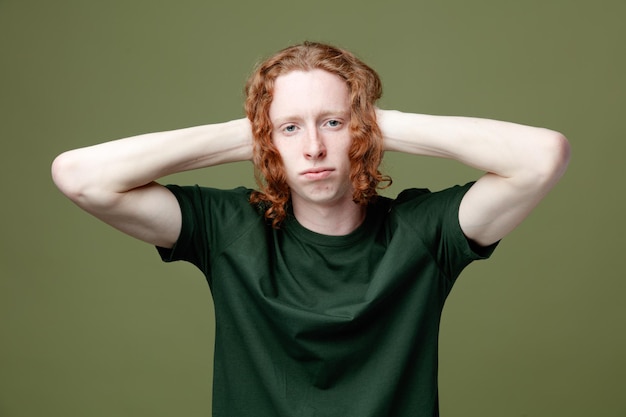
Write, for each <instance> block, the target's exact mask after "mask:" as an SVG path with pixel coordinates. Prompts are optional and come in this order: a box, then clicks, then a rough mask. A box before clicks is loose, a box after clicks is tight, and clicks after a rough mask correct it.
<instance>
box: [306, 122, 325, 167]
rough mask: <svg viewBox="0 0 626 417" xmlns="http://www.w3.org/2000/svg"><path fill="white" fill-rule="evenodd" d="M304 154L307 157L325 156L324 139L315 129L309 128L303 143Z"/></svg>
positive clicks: (319, 157)
mask: <svg viewBox="0 0 626 417" xmlns="http://www.w3.org/2000/svg"><path fill="white" fill-rule="evenodd" d="M304 156H305V157H306V158H307V159H313V160H315V159H321V158H324V157H325V156H326V146H325V145H324V140H323V138H322V136H321V135H320V134H319V132H318V131H317V129H310V130H309V134H308V135H307V138H306V143H305V144H304Z"/></svg>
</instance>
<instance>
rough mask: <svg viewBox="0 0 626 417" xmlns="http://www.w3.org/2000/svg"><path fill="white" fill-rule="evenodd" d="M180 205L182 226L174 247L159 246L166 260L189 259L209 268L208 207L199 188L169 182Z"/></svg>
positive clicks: (202, 268)
mask: <svg viewBox="0 0 626 417" xmlns="http://www.w3.org/2000/svg"><path fill="white" fill-rule="evenodd" d="M166 187H167V188H168V189H169V190H170V191H171V192H172V194H174V196H175V197H176V199H177V200H178V205H179V206H180V211H181V217H182V225H181V230H180V235H179V236H178V239H177V241H176V243H175V244H174V246H173V247H172V248H171V249H168V248H162V247H158V246H157V251H158V252H159V255H160V256H161V259H162V260H163V261H164V262H173V261H187V262H190V263H192V264H194V265H196V266H197V267H198V268H199V269H200V270H202V271H204V272H206V271H207V270H208V259H209V245H208V240H209V239H208V236H207V235H206V230H207V222H208V220H209V219H208V216H209V212H208V207H207V204H206V203H205V202H204V201H203V200H204V199H203V197H202V193H201V190H200V187H198V186H185V187H181V186H178V185H166Z"/></svg>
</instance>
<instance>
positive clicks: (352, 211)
mask: <svg viewBox="0 0 626 417" xmlns="http://www.w3.org/2000/svg"><path fill="white" fill-rule="evenodd" d="M292 203H293V213H294V215H295V216H296V219H297V220H298V222H299V223H300V224H301V225H302V226H303V227H305V228H307V229H309V230H311V231H313V232H316V233H320V234H323V235H329V236H342V235H347V234H349V233H351V232H353V231H354V230H356V228H357V227H359V226H360V225H361V223H363V220H365V214H366V209H365V207H362V206H359V205H357V204H356V203H354V202H353V201H350V202H349V203H347V204H342V205H340V206H330V207H329V206H313V205H309V204H297V203H296V202H292Z"/></svg>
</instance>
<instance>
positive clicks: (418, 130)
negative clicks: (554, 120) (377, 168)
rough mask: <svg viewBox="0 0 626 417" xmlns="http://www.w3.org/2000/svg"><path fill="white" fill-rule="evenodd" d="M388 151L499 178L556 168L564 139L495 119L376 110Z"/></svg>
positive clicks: (553, 134)
mask: <svg viewBox="0 0 626 417" xmlns="http://www.w3.org/2000/svg"><path fill="white" fill-rule="evenodd" d="M378 121H379V124H380V127H381V129H382V132H383V136H384V138H385V149H386V150H388V151H399V152H406V153H411V154H416V155H426V156H435V157H442V158H450V159H455V160H458V161H459V162H461V163H464V164H466V165H469V166H472V167H474V168H477V169H480V170H483V171H486V172H491V173H494V174H497V175H499V176H502V177H507V178H508V177H514V176H518V175H526V174H532V173H533V172H534V171H537V172H539V171H550V170H554V169H558V167H556V166H555V164H556V165H558V164H559V161H558V160H559V159H561V158H563V155H561V154H562V152H564V149H563V148H564V147H566V144H564V141H565V139H564V138H563V137H562V135H560V134H558V133H557V132H553V131H550V130H547V129H542V128H536V127H530V126H524V125H519V124H515V123H509V122H502V121H497V120H488V119H478V118H470V117H453V116H430V115H422V114H410V113H402V112H398V111H388V110H380V111H379V113H378Z"/></svg>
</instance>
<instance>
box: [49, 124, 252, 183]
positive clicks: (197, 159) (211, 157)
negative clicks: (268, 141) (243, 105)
mask: <svg viewBox="0 0 626 417" xmlns="http://www.w3.org/2000/svg"><path fill="white" fill-rule="evenodd" d="M251 155H252V142H251V136H250V128H249V123H248V121H247V119H239V120H234V121H231V122H225V123H219V124H213V125H205V126H198V127H191V128H186V129H179V130H173V131H167V132H156V133H149V134H144V135H139V136H134V137H130V138H125V139H120V140H116V141H112V142H106V143H103V144H99V145H95V146H90V147H87V148H81V149H76V150H73V151H69V152H66V153H64V154H62V155H60V156H59V157H57V159H56V160H55V162H54V164H53V176H54V178H55V182H56V183H57V185H59V187H60V188H61V189H62V191H64V192H65V193H66V194H76V193H86V192H88V191H89V189H90V188H97V189H98V190H100V191H102V190H104V191H106V192H111V193H123V192H125V191H128V190H131V189H134V188H137V187H141V186H143V185H146V184H149V183H150V182H152V181H155V180H157V179H158V178H161V177H163V176H165V175H169V174H173V173H176V172H182V171H188V170H192V169H196V168H203V167H208V166H212V165H218V164H222V163H226V162H234V161H241V160H249V159H250V158H251Z"/></svg>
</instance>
